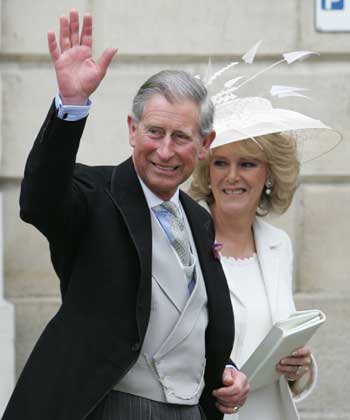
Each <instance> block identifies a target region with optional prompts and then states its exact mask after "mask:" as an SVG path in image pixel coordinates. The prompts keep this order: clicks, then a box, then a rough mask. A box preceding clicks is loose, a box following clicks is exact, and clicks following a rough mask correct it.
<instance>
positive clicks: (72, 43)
mask: <svg viewBox="0 0 350 420" xmlns="http://www.w3.org/2000/svg"><path fill="white" fill-rule="evenodd" d="M59 44H60V45H59V46H58V45H57V42H56V37H55V34H54V32H48V45H49V51H50V54H51V58H52V61H53V63H54V66H55V70H56V77H57V83H58V89H59V93H60V96H61V99H62V102H63V103H64V104H66V105H69V104H70V105H83V104H86V102H87V99H88V98H89V96H90V95H91V94H92V93H93V92H94V90H95V89H96V88H97V86H98V85H99V83H100V82H101V80H102V79H103V77H104V76H105V74H106V72H107V68H108V66H109V64H110V62H111V60H112V58H113V56H114V54H115V53H116V51H117V50H116V49H115V48H109V49H106V50H105V51H104V52H103V54H102V55H101V57H100V58H99V60H98V61H97V62H95V61H94V59H93V58H92V16H91V15H90V14H85V15H84V18H83V27H82V30H81V35H80V37H79V15H78V12H77V11H76V10H71V11H70V14H69V19H67V18H66V17H65V16H63V17H61V19H60V37H59Z"/></svg>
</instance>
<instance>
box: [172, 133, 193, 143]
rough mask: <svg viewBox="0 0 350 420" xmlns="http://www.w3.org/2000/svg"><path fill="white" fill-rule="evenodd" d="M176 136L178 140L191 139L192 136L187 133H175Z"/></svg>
mask: <svg viewBox="0 0 350 420" xmlns="http://www.w3.org/2000/svg"><path fill="white" fill-rule="evenodd" d="M174 137H175V139H178V140H185V141H187V140H190V137H189V136H188V135H187V134H185V133H175V134H174Z"/></svg>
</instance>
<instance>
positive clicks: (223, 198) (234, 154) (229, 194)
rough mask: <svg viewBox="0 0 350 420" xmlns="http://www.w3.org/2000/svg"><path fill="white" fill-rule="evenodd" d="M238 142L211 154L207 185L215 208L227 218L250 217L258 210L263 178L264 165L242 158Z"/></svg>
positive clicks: (254, 160) (251, 159)
mask: <svg viewBox="0 0 350 420" xmlns="http://www.w3.org/2000/svg"><path fill="white" fill-rule="evenodd" d="M240 144H241V142H236V143H231V144H227V145H225V146H221V147H217V148H215V149H213V150H212V153H211V157H210V183H211V189H212V193H213V195H214V199H215V206H219V207H220V209H221V210H222V211H224V212H225V213H228V214H236V215H239V214H242V215H247V214H250V215H251V216H253V215H254V214H255V212H256V209H257V207H258V204H259V201H260V196H261V194H262V191H263V188H264V184H265V182H266V177H267V164H266V163H265V162H263V161H261V160H258V159H253V158H250V157H249V156H245V155H243V154H242V152H241V151H240Z"/></svg>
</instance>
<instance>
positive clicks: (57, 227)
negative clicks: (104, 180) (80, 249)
mask: <svg viewBox="0 0 350 420" xmlns="http://www.w3.org/2000/svg"><path fill="white" fill-rule="evenodd" d="M56 114H57V112H56V108H55V106H54V103H53V104H52V105H51V108H50V110H49V113H48V115H47V117H46V119H45V121H44V124H43V125H42V127H41V129H40V132H39V134H38V136H37V138H36V140H35V142H34V145H33V147H32V150H31V151H30V153H29V156H28V159H27V163H26V167H25V172H24V178H23V181H22V185H21V193H20V217H21V218H22V219H23V220H24V221H25V222H27V223H31V224H32V225H34V226H35V227H36V228H37V229H39V230H40V231H41V232H42V233H43V234H44V235H45V236H46V237H47V238H48V240H49V241H51V240H52V239H53V238H55V237H56V236H58V235H59V234H60V232H62V229H63V228H64V229H65V231H67V227H69V226H70V229H71V230H72V232H71V233H72V235H74V234H77V232H76V231H79V229H80V228H81V225H82V224H83V223H84V220H85V218H86V212H87V208H86V203H85V199H84V195H83V194H82V192H81V189H80V188H79V184H78V183H77V182H74V180H73V171H74V167H75V159H76V154H77V152H78V148H79V142H80V138H81V135H82V133H83V130H84V126H85V121H86V119H83V120H79V121H75V122H69V121H64V120H61V119H59V118H58V117H57V115H56ZM73 221H74V223H73Z"/></svg>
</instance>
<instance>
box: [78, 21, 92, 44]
mask: <svg viewBox="0 0 350 420" xmlns="http://www.w3.org/2000/svg"><path fill="white" fill-rule="evenodd" d="M80 45H86V46H87V47H90V48H91V47H92V15H91V14H90V13H85V14H84V17H83V27H82V30H81V36H80Z"/></svg>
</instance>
